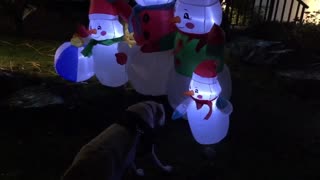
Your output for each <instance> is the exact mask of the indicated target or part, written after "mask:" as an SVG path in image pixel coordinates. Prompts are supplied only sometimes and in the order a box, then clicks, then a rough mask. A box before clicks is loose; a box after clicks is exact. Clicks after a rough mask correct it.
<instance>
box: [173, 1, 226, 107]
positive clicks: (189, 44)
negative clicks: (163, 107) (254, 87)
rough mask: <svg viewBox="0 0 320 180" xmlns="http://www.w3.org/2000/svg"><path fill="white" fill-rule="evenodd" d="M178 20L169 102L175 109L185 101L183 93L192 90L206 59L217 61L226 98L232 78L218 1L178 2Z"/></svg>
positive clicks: (176, 6)
mask: <svg viewBox="0 0 320 180" xmlns="http://www.w3.org/2000/svg"><path fill="white" fill-rule="evenodd" d="M174 15H175V17H174V18H173V19H172V21H173V22H175V23H176V26H177V28H178V32H177V35H176V37H175V42H174V52H173V53H174V55H175V57H174V58H175V60H174V67H175V68H174V71H172V72H171V74H170V78H169V84H168V100H169V102H170V104H171V106H172V107H173V108H176V106H177V105H178V104H179V103H180V102H181V101H183V100H184V99H185V97H184V96H183V92H184V91H187V90H188V86H189V84H190V80H191V76H192V73H193V71H194V69H195V67H196V66H197V65H198V64H199V63H201V62H202V61H204V60H213V61H217V62H216V63H217V65H218V69H217V73H218V75H217V76H218V79H219V81H220V84H221V86H222V94H221V95H222V96H223V97H225V98H226V99H229V98H230V94H231V78H230V73H229V69H228V67H227V66H226V65H225V64H224V62H223V60H224V56H223V54H224V43H225V37H224V32H223V30H222V29H221V28H220V27H219V25H220V24H221V21H222V8H221V4H220V2H219V1H218V0H206V1H194V0H177V1H176V3H175V12H174Z"/></svg>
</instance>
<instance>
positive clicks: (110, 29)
mask: <svg viewBox="0 0 320 180" xmlns="http://www.w3.org/2000/svg"><path fill="white" fill-rule="evenodd" d="M118 14H119V12H118V10H117V8H116V7H115V6H113V4H112V3H110V2H109V1H107V0H91V1H90V9H89V20H90V21H89V30H88V31H87V32H88V36H87V37H86V33H79V34H82V35H80V36H79V37H80V38H78V42H77V38H75V39H73V40H72V42H73V45H74V46H77V45H76V44H77V43H79V41H80V43H79V44H80V46H81V45H82V44H84V47H79V48H78V52H79V51H80V52H81V53H79V54H75V53H69V54H68V55H69V56H71V57H72V58H75V59H77V58H78V59H79V58H81V59H87V60H91V59H92V61H93V63H92V67H93V72H94V74H95V75H96V77H97V79H98V80H99V82H100V83H101V84H103V85H105V86H109V87H119V86H121V85H124V84H125V83H127V81H128V76H127V73H126V65H125V64H126V62H127V55H126V54H125V53H124V52H126V51H128V50H127V49H128V45H127V44H126V43H124V42H123V41H122V40H123V36H124V33H123V26H122V24H121V23H120V22H119V16H118ZM83 29H84V28H82V32H83V31H85V30H83ZM88 37H89V40H88ZM79 39H80V40H79ZM56 54H57V53H56ZM58 54H60V57H61V55H63V54H66V53H65V52H62V53H58ZM63 58H66V59H68V58H67V57H65V56H64V57H63Z"/></svg>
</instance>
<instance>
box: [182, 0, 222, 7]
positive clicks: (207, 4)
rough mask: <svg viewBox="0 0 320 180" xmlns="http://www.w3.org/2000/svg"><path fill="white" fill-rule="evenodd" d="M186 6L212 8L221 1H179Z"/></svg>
mask: <svg viewBox="0 0 320 180" xmlns="http://www.w3.org/2000/svg"><path fill="white" fill-rule="evenodd" d="M178 1H180V2H181V3H184V4H190V5H194V6H212V5H214V4H216V3H218V2H219V3H220V0H178Z"/></svg>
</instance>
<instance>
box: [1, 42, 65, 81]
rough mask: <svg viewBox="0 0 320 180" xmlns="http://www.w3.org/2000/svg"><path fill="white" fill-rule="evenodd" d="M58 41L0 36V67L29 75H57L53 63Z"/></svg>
mask: <svg viewBox="0 0 320 180" xmlns="http://www.w3.org/2000/svg"><path fill="white" fill-rule="evenodd" d="M59 43H60V42H56V41H40V40H32V39H18V38H8V37H0V69H1V70H6V71H11V72H19V73H24V74H29V75H40V76H57V74H56V73H55V70H54V65H53V63H54V53H55V51H56V49H57V48H58V46H59Z"/></svg>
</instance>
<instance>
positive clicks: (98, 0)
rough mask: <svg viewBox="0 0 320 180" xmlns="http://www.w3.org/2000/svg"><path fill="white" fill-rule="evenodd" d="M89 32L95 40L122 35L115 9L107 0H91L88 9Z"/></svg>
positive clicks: (121, 27)
mask: <svg viewBox="0 0 320 180" xmlns="http://www.w3.org/2000/svg"><path fill="white" fill-rule="evenodd" d="M89 20H90V22H89V32H90V34H91V38H92V39H95V40H106V39H113V38H117V37H121V36H123V26H122V24H121V23H120V22H119V17H118V11H117V9H116V8H115V7H114V6H113V5H112V4H111V3H109V2H108V1H107V0H91V1H90V10H89Z"/></svg>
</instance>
